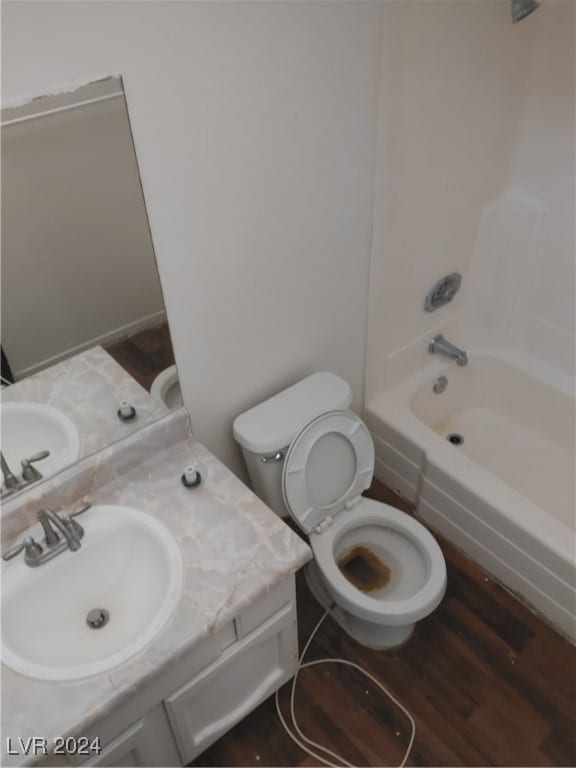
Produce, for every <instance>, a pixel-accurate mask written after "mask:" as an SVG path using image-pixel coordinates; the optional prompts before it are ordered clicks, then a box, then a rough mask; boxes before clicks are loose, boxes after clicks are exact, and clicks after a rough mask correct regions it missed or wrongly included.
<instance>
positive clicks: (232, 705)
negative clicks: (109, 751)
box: [164, 603, 298, 763]
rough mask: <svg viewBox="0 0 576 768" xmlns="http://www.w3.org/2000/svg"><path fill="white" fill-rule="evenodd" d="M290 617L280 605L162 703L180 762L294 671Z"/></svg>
mask: <svg viewBox="0 0 576 768" xmlns="http://www.w3.org/2000/svg"><path fill="white" fill-rule="evenodd" d="M297 655H298V643H297V633H296V612H295V607H294V604H293V603H289V604H288V605H286V606H285V607H284V608H283V609H282V610H281V611H279V612H278V613H277V614H276V615H275V616H273V617H272V618H271V619H269V620H268V621H267V622H265V623H264V624H262V625H261V626H260V627H259V628H258V629H257V630H256V631H255V632H253V633H252V634H251V635H249V636H248V637H246V638H245V639H244V640H241V641H240V642H239V643H236V644H235V645H234V646H233V647H232V648H230V649H229V650H228V651H227V652H225V653H224V654H223V655H222V657H221V658H220V659H218V660H217V661H215V662H214V663H213V664H211V665H210V666H209V667H208V668H207V669H205V670H203V671H202V672H201V673H200V674H199V675H197V676H196V677H195V678H193V679H192V680H190V681H189V682H188V683H186V685H184V686H182V688H180V689H179V690H178V691H176V692H175V693H174V694H173V695H172V696H170V697H168V698H167V699H166V700H165V702H164V703H165V707H166V710H167V712H168V719H169V720H170V724H171V725H172V729H173V731H174V734H175V736H176V741H177V743H178V747H179V749H180V752H181V754H182V758H183V762H184V763H188V762H190V761H191V760H193V759H194V758H195V757H196V756H197V755H199V754H200V753H201V752H202V751H203V750H204V749H206V748H207V747H209V746H210V744H212V742H214V741H216V739H217V738H218V737H219V736H221V735H222V734H223V733H224V732H225V731H227V730H228V729H229V728H231V727H232V726H233V725H235V724H236V723H237V722H238V721H239V720H241V719H242V718H243V717H244V716H245V715H247V714H248V713H249V712H251V711H252V709H254V707H256V706H257V705H258V704H259V703H260V702H261V701H263V700H264V699H265V698H266V697H267V696H269V695H270V694H271V693H272V692H273V691H275V690H276V689H277V688H279V687H280V686H281V685H282V684H283V683H284V682H286V680H288V679H289V678H290V677H291V676H292V675H293V674H294V671H295V669H296V663H297Z"/></svg>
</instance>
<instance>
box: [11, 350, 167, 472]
mask: <svg viewBox="0 0 576 768" xmlns="http://www.w3.org/2000/svg"><path fill="white" fill-rule="evenodd" d="M2 400H3V402H5V403H18V402H20V403H21V402H32V403H45V404H47V405H52V406H54V407H55V408H57V409H58V410H59V411H62V412H63V413H64V414H66V416H69V417H70V418H71V419H72V421H73V422H74V424H75V425H76V428H77V429H78V431H79V433H80V456H79V458H81V459H82V458H84V457H86V456H89V455H91V454H93V453H96V452H97V451H99V450H101V449H102V448H105V447H106V446H107V445H110V444H111V443H114V442H116V441H117V440H121V439H123V438H125V437H127V436H129V435H131V434H133V433H134V432H136V431H137V430H139V429H141V428H142V427H145V426H146V425H147V424H150V423H152V422H153V421H156V420H157V419H160V418H161V417H162V416H165V415H166V414H167V413H168V409H167V408H166V406H165V405H164V404H163V403H161V402H160V401H159V400H158V399H157V398H155V397H152V396H151V395H150V394H149V393H148V392H147V391H146V390H145V389H144V387H141V386H140V384H138V382H137V381H136V380H135V379H133V378H132V376H130V375H129V374H128V373H127V372H126V371H125V370H124V368H122V366H121V365H118V363H117V362H116V361H115V360H114V359H113V358H112V357H111V356H110V355H109V354H108V353H107V352H105V351H104V349H102V347H100V346H96V347H92V349H89V350H87V351H86V352H82V353H80V354H79V355H75V356H74V357H70V358H69V359H68V360H64V361H63V362H61V363H57V364H56V365H53V366H52V367H51V368H46V369H45V370H43V371H40V373H36V374H34V375H33V376H29V377H28V378H26V379H22V381H18V382H16V383H15V384H11V385H10V386H9V387H5V388H4V389H3V390H2ZM122 400H126V401H127V402H129V403H130V404H131V405H133V406H134V408H135V409H136V414H137V416H136V418H135V419H134V420H133V421H127V422H123V421H120V419H119V418H118V416H117V411H118V407H119V405H120V403H121V401H122ZM41 447H42V446H40V447H39V449H38V450H40V449H41ZM40 468H41V467H40Z"/></svg>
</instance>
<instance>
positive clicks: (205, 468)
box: [2, 409, 310, 766]
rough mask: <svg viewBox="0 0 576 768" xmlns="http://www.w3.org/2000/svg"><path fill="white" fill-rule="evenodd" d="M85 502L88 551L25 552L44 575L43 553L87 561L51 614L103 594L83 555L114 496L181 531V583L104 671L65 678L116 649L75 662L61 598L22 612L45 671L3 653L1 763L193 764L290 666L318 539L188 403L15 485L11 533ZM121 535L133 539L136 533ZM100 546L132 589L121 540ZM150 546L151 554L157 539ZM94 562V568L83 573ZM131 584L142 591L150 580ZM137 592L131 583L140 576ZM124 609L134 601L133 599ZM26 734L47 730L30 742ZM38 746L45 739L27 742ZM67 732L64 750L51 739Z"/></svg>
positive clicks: (7, 530)
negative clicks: (278, 505)
mask: <svg viewBox="0 0 576 768" xmlns="http://www.w3.org/2000/svg"><path fill="white" fill-rule="evenodd" d="M191 463H192V464H194V465H195V466H197V467H198V468H199V471H200V473H201V475H202V482H201V484H200V485H199V486H197V487H195V488H187V487H185V486H184V484H183V483H182V481H181V475H182V470H183V468H184V467H186V466H188V465H189V464H191ZM87 503H90V504H91V505H92V506H91V508H89V509H87V510H86V511H85V512H83V513H82V515H81V516H78V518H75V519H77V520H79V521H81V524H82V526H83V527H84V528H85V533H84V537H83V539H82V541H83V545H82V546H81V547H80V549H79V550H78V551H76V552H71V551H64V552H63V553H62V554H59V555H57V556H56V557H55V558H54V559H53V560H51V561H50V562H48V563H46V564H44V565H40V566H38V567H37V568H31V567H29V566H25V565H24V563H23V561H20V562H18V565H19V566H20V567H21V569H25V568H28V570H29V571H30V572H31V573H32V572H34V573H33V575H34V576H36V575H37V574H40V572H41V569H42V568H46V569H50V568H54V569H55V570H59V571H61V572H63V573H65V574H66V573H69V574H72V573H76V574H77V577H76V579H72V580H71V581H70V582H69V587H68V589H67V590H66V591H67V592H68V596H69V600H67V598H66V594H65V595H64V597H62V594H59V595H55V596H54V597H53V599H54V608H53V612H52V613H53V618H54V620H55V621H56V620H60V621H65V620H70V617H69V612H70V610H76V607H77V608H78V611H77V613H78V615H77V619H78V623H79V624H80V623H81V624H82V625H84V620H85V616H84V611H83V609H84V608H88V607H89V606H90V605H92V603H90V601H89V600H88V602H86V603H85V604H83V602H82V596H83V590H84V589H86V591H88V592H90V590H93V589H94V586H93V580H94V579H93V576H92V570H93V569H94V568H96V570H97V569H98V562H96V563H92V562H90V561H89V560H88V559H87V560H86V565H85V566H83V561H82V558H83V555H85V556H86V557H87V558H89V556H90V553H91V551H94V546H95V545H94V543H93V542H94V541H95V538H97V537H98V535H99V534H98V515H99V514H100V515H101V516H104V515H105V510H106V509H109V507H110V505H111V504H113V505H117V506H118V507H120V508H129V509H133V510H139V511H140V512H141V514H142V515H143V516H145V517H149V518H151V519H152V520H154V521H157V522H158V523H160V525H161V526H162V527H163V529H165V530H166V531H167V532H168V534H169V536H171V537H172V539H173V541H174V542H175V543H176V545H177V548H178V551H179V553H180V556H181V565H182V569H181V575H180V581H179V582H178V583H179V587H178V590H179V592H178V599H177V600H176V601H175V604H174V607H173V609H171V611H170V616H169V617H168V618H167V619H165V621H164V622H163V626H162V627H161V628H160V629H159V631H158V632H157V633H156V634H155V636H154V637H153V638H152V639H150V641H149V642H148V644H147V645H146V646H145V647H144V648H141V649H140V650H139V651H137V652H136V653H134V654H132V655H130V656H129V657H128V658H127V659H126V660H125V661H123V662H120V663H118V664H116V665H115V666H113V667H112V668H110V669H106V670H104V671H102V672H101V673H98V672H96V673H92V674H91V675H90V676H88V677H86V676H85V677H77V678H74V677H73V678H69V679H57V678H58V677H60V678H65V677H66V676H67V675H69V673H70V668H73V667H74V663H75V671H74V672H73V674H77V675H82V672H83V666H82V665H83V664H84V669H85V670H90V669H91V666H90V663H91V656H90V654H91V653H92V654H93V655H94V656H95V657H96V656H98V657H99V658H100V659H102V658H103V657H104V661H105V657H106V653H105V652H102V650H101V648H99V647H98V644H96V646H91V647H90V648H89V649H88V650H87V651H84V650H83V649H81V652H79V651H78V649H76V650H74V648H73V647H71V649H70V654H71V656H72V657H73V658H71V659H70V660H69V661H70V664H69V665H68V660H67V659H66V658H62V651H61V648H59V647H58V646H57V643H55V642H53V641H52V635H53V628H51V624H50V620H49V618H48V617H49V612H48V611H44V615H39V616H38V617H37V615H38V611H36V610H32V612H31V613H32V615H31V616H28V618H27V619H26V622H27V624H28V626H29V629H30V633H29V634H30V637H31V638H33V640H30V641H29V642H28V643H27V645H26V648H25V649H24V651H22V652H21V654H20V655H21V656H22V655H26V654H28V657H34V662H35V664H36V665H37V666H36V667H30V668H31V669H32V672H31V673H30V668H29V669H28V670H27V671H28V672H29V673H30V674H36V675H37V676H36V677H33V676H30V675H29V674H22V673H21V672H17V671H15V670H14V669H12V668H10V667H9V666H7V665H6V664H4V665H3V667H2V733H3V741H2V764H3V765H7V766H9V765H27V764H30V765H33V764H45V765H102V766H105V765H109V766H114V765H134V766H140V765H141V766H152V765H157V766H173V765H185V764H187V763H189V762H190V761H191V760H193V759H194V758H195V757H196V756H198V755H199V754H200V753H201V752H202V751H203V750H204V749H206V748H207V747H208V746H209V745H210V744H212V743H213V742H214V741H215V740H216V739H217V738H218V737H219V736H220V735H222V734H223V733H224V732H226V731H227V730H228V729H229V728H231V727H232V726H233V725H235V724H236V723H237V722H238V721H239V720H240V719H242V718H243V717H244V716H245V715H246V714H248V712H250V711H251V710H252V709H254V707H256V706H257V705H258V704H259V703H260V702H261V701H263V700H264V699H265V698H267V697H268V696H269V695H271V694H272V693H273V692H274V691H275V690H276V689H277V688H279V687H280V686H281V685H282V684H283V683H285V682H286V681H287V680H288V679H289V678H290V677H291V676H292V675H293V674H294V672H295V669H296V664H297V657H298V643H297V633H296V602H295V592H294V572H295V571H296V570H297V569H298V568H300V567H301V566H302V565H303V564H304V563H305V562H307V560H308V559H309V558H310V552H309V549H308V547H307V546H306V544H305V543H304V542H303V541H302V540H301V539H300V538H299V537H298V536H296V534H294V533H293V532H292V531H291V530H290V529H289V528H288V527H287V526H286V525H285V524H284V523H283V522H282V521H281V520H280V519H279V518H278V517H277V516H276V515H274V513H272V512H271V511H270V510H269V509H268V508H267V507H266V506H265V505H264V504H263V503H262V502H261V501H260V500H259V499H257V497H256V496H254V494H253V493H252V492H251V491H250V490H248V489H247V488H246V487H245V486H244V485H243V484H242V483H241V482H240V481H239V480H238V479H237V478H236V477H235V476H234V475H233V474H232V473H231V472H229V470H227V469H226V467H224V465H223V464H221V462H219V461H218V460H217V459H216V458H215V457H214V456H213V455H212V454H211V453H210V452H209V451H208V450H207V449H206V448H204V447H203V446H202V445H201V444H200V443H198V442H197V441H196V439H195V438H194V436H193V434H192V431H191V429H190V423H189V420H188V416H187V413H186V412H185V411H184V410H183V409H180V410H177V411H174V412H172V413H171V414H169V415H168V416H166V417H165V418H163V419H161V420H160V421H158V422H156V423H155V424H152V425H150V426H148V427H146V428H145V429H143V430H140V431H139V432H138V433H137V434H136V435H134V436H133V437H131V438H129V439H126V440H124V441H121V442H119V443H116V444H114V445H112V446H110V447H108V448H107V449H104V450H103V451H101V452H100V453H99V454H96V455H95V456H92V457H89V458H87V459H85V460H84V461H81V462H79V463H78V464H76V465H74V466H73V467H71V468H69V469H68V470H65V471H64V472H63V473H61V474H60V475H59V476H58V477H54V478H53V479H51V480H47V481H45V482H44V483H41V484H39V485H38V486H33V487H32V488H30V489H29V490H27V491H25V492H24V493H22V494H19V495H18V496H17V497H16V498H14V499H11V500H9V501H8V502H7V503H6V505H5V509H4V526H3V529H4V538H5V539H6V540H7V541H6V543H8V544H10V543H12V542H13V541H15V540H17V539H18V538H19V537H21V536H22V534H23V533H24V531H28V532H30V531H29V529H30V526H31V524H32V530H33V531H37V525H38V524H37V523H35V522H34V521H35V519H36V518H35V516H36V514H37V510H38V509H41V508H49V509H52V510H73V509H79V508H81V507H82V506H85V505H86V504H87ZM91 518H92V519H91ZM114 535H115V536H117V535H119V534H116V533H114ZM91 536H93V537H94V538H93V539H92V544H91V542H90V537H91ZM105 543H106V540H105ZM121 543H122V542H121ZM124 546H126V547H127V548H129V547H130V546H131V545H130V539H127V540H126V542H125V543H124ZM134 548H135V547H134ZM4 549H5V546H4ZM99 553H100V555H101V557H102V560H104V562H102V564H101V578H102V579H103V580H106V579H107V578H110V575H109V571H116V570H117V571H118V572H117V575H115V576H114V578H115V579H116V581H115V582H113V584H112V587H113V592H114V593H119V594H120V596H121V597H122V594H123V593H122V590H123V589H124V585H123V580H124V579H129V578H130V576H131V574H130V573H125V572H123V571H122V569H121V568H120V569H116V568H115V566H114V557H115V556H116V553H115V552H112V551H111V552H110V564H109V565H108V566H107V564H106V560H105V548H102V547H101V548H100V550H99ZM147 556H148V557H149V563H150V568H152V567H153V557H154V556H153V551H152V550H151V549H150V550H148V551H147ZM136 557H137V553H136V556H135V555H133V553H132V552H130V551H128V552H127V554H126V562H127V564H128V565H130V564H131V563H134V567H142V565H141V563H140V564H139V563H138V562H137V559H135V558H136ZM17 558H22V554H20V555H18V556H17V557H15V558H13V559H12V560H10V561H9V562H7V563H3V569H5V572H4V573H5V574H7V572H8V568H10V567H14V565H15V564H16V561H17ZM58 558H62V561H61V562H60V564H59V563H58ZM131 558H132V559H131ZM73 561H74V570H73V571H72V570H69V569H70V568H72V562H73ZM83 567H85V568H86V574H87V575H86V579H85V581H86V583H85V584H83V583H82V582H80V583H78V582H79V576H78V574H81V573H82V569H83ZM91 569H92V570H91ZM50 578H51V574H50V573H48V572H47V573H46V576H45V577H44V579H43V580H44V581H46V582H48V583H49V582H50ZM138 578H139V579H141V580H142V579H144V578H145V577H144V576H143V575H142V576H139V577H138ZM4 581H5V582H6V581H7V580H6V579H4ZM9 587H10V585H9ZM132 589H135V593H134V594H138V584H136V585H133V586H132ZM147 589H148V591H150V589H151V586H148V587H147ZM108 594H110V591H109V592H108ZM125 595H126V599H128V598H129V597H130V591H129V590H127V591H126V593H125ZM16 597H19V594H17V595H16ZM41 597H43V596H41ZM11 598H12V595H11V594H10V591H9V589H8V593H7V592H6V591H5V589H4V587H3V611H4V628H3V644H5V645H6V647H8V648H10V643H12V642H13V638H14V637H18V634H17V633H18V630H17V629H14V627H12V626H10V621H11V620H12V616H13V615H14V616H16V617H17V614H16V612H15V611H13V612H11V611H10V605H9V603H10V600H11ZM42 602H43V603H44V604H45V603H46V600H43V601H42ZM35 607H36V606H34V605H33V608H35ZM94 607H95V606H94ZM103 607H104V606H103ZM115 610H116V611H118V610H120V611H121V610H122V602H121V600H120V601H119V604H118V605H117V606H115ZM142 610H144V608H143V609H142ZM41 613H42V612H40V614H41ZM141 613H142V611H140V614H141ZM140 614H139V617H138V619H139V618H141V616H140ZM20 615H23V614H22V613H21V614H20ZM36 617H37V618H36ZM114 618H115V617H114V609H111V610H110V625H109V626H108V627H104V628H103V629H100V630H97V631H96V632H94V634H95V635H96V636H98V634H97V633H98V632H102V633H103V634H102V638H103V641H104V640H105V633H106V630H107V629H108V630H114V627H113V625H114ZM135 620H136V619H135ZM35 622H37V623H36V625H35ZM34 630H35V631H34ZM90 631H91V630H90V629H89V628H88V629H86V630H85V632H86V633H90ZM140 631H142V630H140ZM57 635H58V633H57V631H56V633H55V636H56V638H57ZM127 642H128V643H130V642H133V638H131V637H128V638H127ZM73 662H74V663H73ZM42 665H44V672H43V670H42ZM46 670H47V672H46ZM42 677H44V678H48V679H42ZM49 678H52V679H49ZM30 737H38V738H40V739H41V740H42V741H39V742H38V743H36V744H33V743H32V742H30V741H27V740H28V739H29V738H30ZM19 739H21V740H22V741H19ZM44 744H45V745H47V747H48V750H47V751H48V753H49V754H47V755H44V754H43V745H44ZM26 746H28V747H29V749H30V751H31V752H33V751H34V749H36V751H37V754H28V755H24V754H23V752H24V750H25V748H26ZM55 748H56V749H57V751H59V752H64V754H55V753H54V749H55ZM67 752H68V753H67ZM14 753H15V754H14Z"/></svg>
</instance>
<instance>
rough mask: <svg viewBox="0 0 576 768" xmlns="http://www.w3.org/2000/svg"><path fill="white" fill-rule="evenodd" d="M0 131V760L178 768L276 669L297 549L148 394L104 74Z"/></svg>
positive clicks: (133, 261) (147, 281) (137, 238)
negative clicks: (1, 254) (2, 253)
mask: <svg viewBox="0 0 576 768" xmlns="http://www.w3.org/2000/svg"><path fill="white" fill-rule="evenodd" d="M2 121H3V173H4V172H6V173H7V175H8V177H10V178H11V179H12V181H13V183H7V184H6V185H5V190H7V191H6V194H4V193H3V211H4V209H5V213H4V215H3V240H4V238H5V239H6V258H5V259H3V282H4V286H5V293H6V299H7V300H6V302H5V306H3V327H2V334H3V335H2V383H3V385H5V384H8V386H6V387H5V388H4V387H3V389H2V409H3V417H5V418H3V434H2V438H3V446H2V447H3V457H2V542H1V551H2V554H3V560H2V563H1V567H2V686H1V697H2V742H1V743H2V747H1V764H2V765H5V766H19V765H46V766H49V765H66V766H80V765H90V766H91V765H99V766H118V765H125V766H130V765H131V766H182V765H186V764H187V763H189V762H190V761H192V760H194V759H195V758H196V757H197V756H198V755H199V754H200V753H201V752H202V751H203V750H205V749H206V748H207V747H208V746H209V745H210V744H212V743H213V742H214V741H215V740H216V739H218V737H219V736H221V735H222V734H223V733H225V732H226V731H227V730H228V729H230V728H231V727H232V726H234V725H235V724H236V723H237V722H238V721H239V720H240V719H242V718H243V717H244V716H245V715H246V714H247V713H249V712H250V711H251V710H252V709H254V708H255V707H256V706H257V705H258V704H259V703H260V702H262V701H263V700H264V699H265V698H267V697H268V696H270V695H271V694H272V693H274V691H276V690H277V689H278V688H279V687H280V686H281V685H282V684H283V683H285V682H286V681H287V680H288V679H289V678H290V677H292V676H293V674H294V673H295V670H296V666H297V661H298V643H297V632H296V629H297V627H296V602H295V591H294V574H295V572H296V570H298V569H299V568H300V567H301V566H302V565H304V563H306V562H307V561H308V560H309V559H310V556H311V555H310V551H309V549H308V547H307V545H306V544H305V543H304V542H303V541H302V540H301V539H300V538H299V537H298V536H297V535H296V534H294V533H293V532H292V531H291V530H290V529H289V528H288V527H287V526H286V525H285V524H284V523H283V522H282V521H281V520H280V518H278V517H277V516H276V515H275V514H274V513H273V512H272V511H271V510H270V509H268V507H266V506H265V504H264V503H263V502H261V501H260V500H259V499H258V498H257V497H256V496H255V495H254V494H253V493H252V492H251V491H250V490H249V489H248V488H247V487H246V486H245V485H244V484H243V483H242V482H240V480H238V478H236V477H235V476H234V475H233V474H232V473H231V472H230V471H229V470H228V469H227V468H226V467H225V466H224V465H223V464H222V463H221V462H220V461H219V460H218V459H217V458H216V457H215V456H214V455H213V454H211V453H210V451H208V450H207V449H206V448H205V447H204V446H203V445H201V444H200V443H199V442H198V441H197V439H196V438H195V436H194V434H193V431H192V428H191V425H190V420H189V417H188V413H187V412H186V411H185V410H184V409H183V408H176V409H172V410H170V409H169V407H168V406H167V403H166V401H164V402H163V401H162V399H159V398H158V397H155V396H154V395H153V393H151V384H152V381H153V379H154V377H155V376H159V375H161V372H162V371H163V370H166V369H167V367H168V366H170V365H171V364H173V363H174V360H173V357H171V354H172V350H171V344H170V339H169V334H168V329H167V324H166V313H165V310H164V307H163V301H162V292H161V289H160V283H159V279H158V275H157V271H156V265H155V261H154V252H153V248H152V242H151V238H150V233H149V230H148V225H147V219H146V211H145V206H144V198H143V193H142V189H141V187H140V181H139V177H138V169H137V163H136V157H135V154H134V150H133V144H132V138H131V134H130V127H129V121H128V113H127V108H126V104H125V100H124V94H123V88H122V81H121V79H120V78H117V77H114V78H108V79H106V80H102V81H98V82H94V83H90V84H88V85H87V86H83V87H81V88H79V89H77V90H71V91H68V92H65V93H61V94H56V95H51V96H46V97H40V98H38V99H34V100H32V101H31V102H29V103H28V104H25V105H23V106H20V107H15V108H13V109H8V110H3V112H2ZM63 148H65V149H63ZM65 152H69V156H66V157H65V156H64V153H65ZM70 158H71V159H73V162H72V161H71V160H70ZM30 221H34V222H35V226H34V227H30V226H29V222H30ZM135 275H137V279H135V277H134V276H135ZM22 286H25V290H26V293H25V294H21V293H19V291H20V290H21V288H22ZM4 315H5V316H4ZM4 320H5V322H4ZM14 382H15V383H14ZM123 401H125V402H123ZM231 439H232V438H231ZM183 480H185V481H186V482H183ZM26 537H30V538H28V539H27V538H26Z"/></svg>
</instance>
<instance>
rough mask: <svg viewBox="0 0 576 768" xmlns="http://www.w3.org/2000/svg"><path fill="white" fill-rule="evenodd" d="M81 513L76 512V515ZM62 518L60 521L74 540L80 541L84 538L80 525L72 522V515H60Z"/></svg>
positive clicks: (74, 521)
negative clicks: (74, 537)
mask: <svg viewBox="0 0 576 768" xmlns="http://www.w3.org/2000/svg"><path fill="white" fill-rule="evenodd" d="M85 511H86V510H82V512H85ZM82 512H76V514H77V515H80V514H82ZM60 517H61V518H62V521H63V522H64V524H65V525H66V527H67V528H68V530H69V531H70V533H72V534H73V535H74V536H76V538H78V539H81V538H82V537H83V536H84V528H82V526H81V525H80V523H77V522H76V520H73V517H74V514H72V515H65V514H62V515H60Z"/></svg>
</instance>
